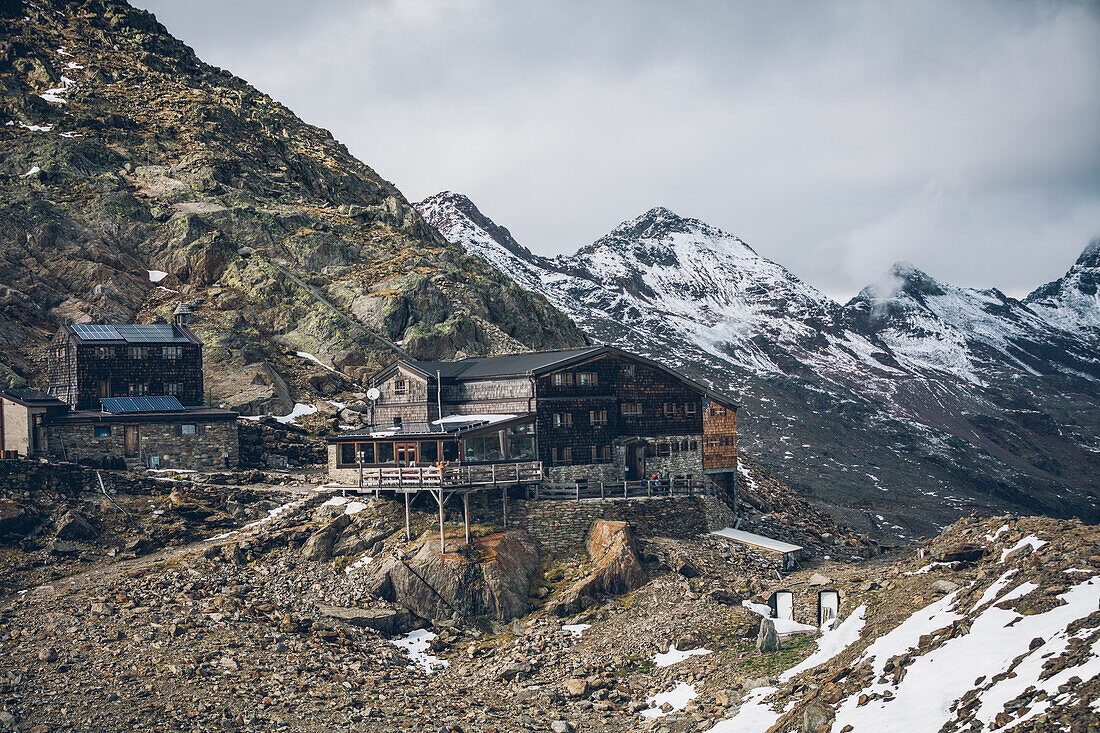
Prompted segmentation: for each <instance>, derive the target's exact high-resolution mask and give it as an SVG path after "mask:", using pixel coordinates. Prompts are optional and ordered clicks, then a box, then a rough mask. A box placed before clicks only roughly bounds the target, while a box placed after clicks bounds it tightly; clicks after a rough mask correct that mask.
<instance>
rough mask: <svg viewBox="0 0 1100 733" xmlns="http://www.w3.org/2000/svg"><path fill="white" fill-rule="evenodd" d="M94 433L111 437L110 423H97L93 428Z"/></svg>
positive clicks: (102, 436) (98, 435) (103, 436)
mask: <svg viewBox="0 0 1100 733" xmlns="http://www.w3.org/2000/svg"><path fill="white" fill-rule="evenodd" d="M92 434H93V435H94V436H95V437H97V438H110V437H111V426H110V425H96V426H95V427H94V428H92Z"/></svg>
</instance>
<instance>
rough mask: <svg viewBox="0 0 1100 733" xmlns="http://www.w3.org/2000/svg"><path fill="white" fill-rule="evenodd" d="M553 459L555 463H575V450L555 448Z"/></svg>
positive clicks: (552, 452) (552, 453)
mask: <svg viewBox="0 0 1100 733" xmlns="http://www.w3.org/2000/svg"><path fill="white" fill-rule="evenodd" d="M551 458H552V460H553V462H554V463H572V462H573V449H572V448H554V449H553V450H552V451H551Z"/></svg>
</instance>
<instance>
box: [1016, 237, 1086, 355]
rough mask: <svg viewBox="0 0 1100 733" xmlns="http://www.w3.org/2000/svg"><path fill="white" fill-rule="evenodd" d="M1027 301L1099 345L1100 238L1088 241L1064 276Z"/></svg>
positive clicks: (1062, 325)
mask: <svg viewBox="0 0 1100 733" xmlns="http://www.w3.org/2000/svg"><path fill="white" fill-rule="evenodd" d="M1024 302H1025V303H1027V305H1028V306H1029V307H1030V308H1031V309H1032V310H1033V311H1035V312H1036V313H1039V314H1040V315H1042V316H1043V317H1044V318H1046V319H1047V320H1049V321H1051V322H1052V323H1054V324H1056V325H1057V326H1059V327H1060V328H1063V329H1065V330H1066V331H1070V332H1072V333H1076V334H1078V335H1079V336H1081V337H1082V338H1085V339H1086V340H1088V341H1091V342H1092V343H1093V344H1095V345H1100V238H1098V239H1094V240H1092V241H1091V242H1089V244H1088V246H1087V247H1085V249H1084V251H1083V252H1081V256H1080V257H1078V258H1077V262H1075V263H1074V264H1073V267H1071V268H1069V271H1068V272H1067V273H1066V274H1065V275H1063V276H1062V277H1060V278H1058V279H1057V280H1055V281H1054V282H1050V283H1047V284H1046V285H1043V286H1042V287H1040V288H1037V289H1036V290H1035V291H1034V292H1033V293H1031V295H1029V296H1027V298H1025V299H1024Z"/></svg>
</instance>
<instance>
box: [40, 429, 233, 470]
mask: <svg viewBox="0 0 1100 733" xmlns="http://www.w3.org/2000/svg"><path fill="white" fill-rule="evenodd" d="M195 422H196V423H197V424H201V425H204V426H205V429H204V430H203V432H202V433H199V434H196V435H178V434H177V431H178V429H179V422H163V423H152V422H133V423H127V422H121V421H120V422H114V421H112V422H110V423H105V424H109V425H110V426H111V434H110V435H109V436H105V437H99V438H97V437H95V425H94V424H93V423H71V424H54V425H50V426H48V427H47V435H48V443H49V446H50V453H51V455H52V457H53V458H55V459H63V458H66V459H68V460H71V461H100V460H102V459H104V458H106V457H123V456H124V453H125V447H126V445H125V444H126V427H128V426H136V427H137V429H138V440H139V452H138V455H137V456H135V457H126V459H125V460H126V465H127V467H128V468H145V467H146V466H148V465H149V456H160V467H161V468H180V469H193V470H198V471H204V470H206V471H208V470H223V469H225V468H226V458H225V457H226V456H227V455H228V457H229V467H230V468H235V467H236V466H237V465H238V463H239V461H240V452H239V451H240V448H239V445H238V441H237V421H236V420H222V421H217V422H209V423H202V422H201V421H198V420H196V421H195Z"/></svg>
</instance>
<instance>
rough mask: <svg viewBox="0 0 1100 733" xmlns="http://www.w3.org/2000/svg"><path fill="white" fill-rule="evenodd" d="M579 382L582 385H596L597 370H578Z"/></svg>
mask: <svg viewBox="0 0 1100 733" xmlns="http://www.w3.org/2000/svg"><path fill="white" fill-rule="evenodd" d="M577 384H578V385H579V386H581V387H593V386H595V384H596V372H577Z"/></svg>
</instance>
